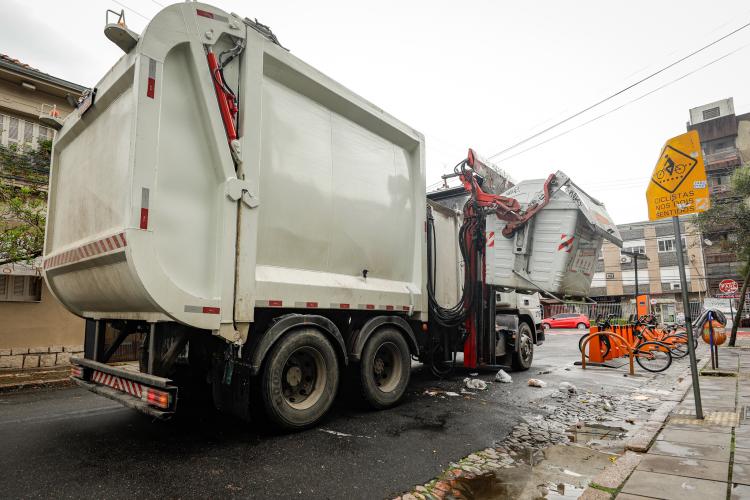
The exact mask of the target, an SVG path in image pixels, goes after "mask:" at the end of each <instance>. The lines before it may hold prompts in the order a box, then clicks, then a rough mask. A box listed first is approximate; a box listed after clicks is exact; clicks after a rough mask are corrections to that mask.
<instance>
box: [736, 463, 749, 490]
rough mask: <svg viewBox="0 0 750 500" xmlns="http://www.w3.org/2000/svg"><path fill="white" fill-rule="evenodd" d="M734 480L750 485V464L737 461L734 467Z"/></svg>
mask: <svg viewBox="0 0 750 500" xmlns="http://www.w3.org/2000/svg"><path fill="white" fill-rule="evenodd" d="M732 482H733V483H739V484H744V485H747V486H750V464H741V463H738V462H735V463H734V465H733V467H732Z"/></svg>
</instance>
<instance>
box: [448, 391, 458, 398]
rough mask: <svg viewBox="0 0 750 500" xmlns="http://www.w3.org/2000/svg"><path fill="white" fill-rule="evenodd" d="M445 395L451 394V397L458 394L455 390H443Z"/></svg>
mask: <svg viewBox="0 0 750 500" xmlns="http://www.w3.org/2000/svg"><path fill="white" fill-rule="evenodd" d="M445 395H446V396H452V397H456V396H458V395H459V394H458V393H457V392H451V391H445Z"/></svg>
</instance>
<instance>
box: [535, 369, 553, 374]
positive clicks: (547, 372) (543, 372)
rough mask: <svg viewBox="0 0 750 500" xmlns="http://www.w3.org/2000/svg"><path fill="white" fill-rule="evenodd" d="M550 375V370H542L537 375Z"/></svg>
mask: <svg viewBox="0 0 750 500" xmlns="http://www.w3.org/2000/svg"><path fill="white" fill-rule="evenodd" d="M550 373H552V372H551V371H550V370H540V371H538V372H536V374H537V375H549V374H550Z"/></svg>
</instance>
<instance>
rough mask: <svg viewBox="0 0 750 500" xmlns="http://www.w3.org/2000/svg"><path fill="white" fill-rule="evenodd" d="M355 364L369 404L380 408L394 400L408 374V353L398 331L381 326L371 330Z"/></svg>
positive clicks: (409, 364)
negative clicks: (358, 363)
mask: <svg viewBox="0 0 750 500" xmlns="http://www.w3.org/2000/svg"><path fill="white" fill-rule="evenodd" d="M359 368H360V369H359V376H360V388H361V391H362V397H363V398H364V400H365V401H366V402H367V403H368V404H369V405H370V406H371V407H373V408H375V409H376V410H381V409H384V408H388V407H390V406H393V405H395V404H396V403H398V402H399V400H400V399H401V396H403V395H404V392H405V391H406V386H407V385H409V377H410V375H411V354H410V352H409V346H408V345H407V343H406V340H405V339H404V336H403V335H402V334H401V332H399V331H398V330H396V329H395V328H383V329H381V330H378V331H376V332H375V333H373V334H372V336H371V337H370V338H369V339H368V340H367V343H366V344H365V347H364V349H363V350H362V356H361V362H360V366H359Z"/></svg>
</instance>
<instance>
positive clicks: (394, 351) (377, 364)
mask: <svg viewBox="0 0 750 500" xmlns="http://www.w3.org/2000/svg"><path fill="white" fill-rule="evenodd" d="M372 377H373V380H374V381H375V385H376V386H377V388H378V389H379V390H380V391H382V392H392V391H393V390H395V389H396V387H397V386H398V383H399V381H400V380H401V351H400V350H399V348H398V346H397V345H396V344H394V343H393V342H384V343H383V344H382V345H381V346H380V347H378V350H377V351H375V356H374V357H373V360H372Z"/></svg>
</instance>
